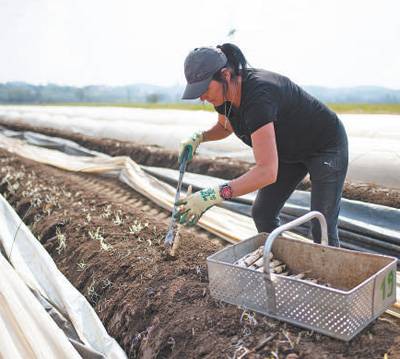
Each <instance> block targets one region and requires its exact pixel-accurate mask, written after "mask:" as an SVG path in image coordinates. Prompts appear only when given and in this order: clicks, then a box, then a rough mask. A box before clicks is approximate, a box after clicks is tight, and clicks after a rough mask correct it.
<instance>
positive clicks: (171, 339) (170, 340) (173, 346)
mask: <svg viewBox="0 0 400 359" xmlns="http://www.w3.org/2000/svg"><path fill="white" fill-rule="evenodd" d="M167 344H168V345H170V346H171V351H173V350H174V348H175V345H176V342H175V339H174V338H173V337H169V338H168V341H167Z"/></svg>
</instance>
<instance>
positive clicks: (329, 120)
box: [177, 43, 348, 246]
mask: <svg viewBox="0 0 400 359" xmlns="http://www.w3.org/2000/svg"><path fill="white" fill-rule="evenodd" d="M185 76H186V80H187V82H188V83H187V86H186V88H185V92H184V94H183V97H182V98H183V99H196V98H200V99H201V100H202V101H208V102H210V103H211V104H213V105H214V107H215V110H216V111H217V112H218V121H217V123H216V124H215V125H214V126H213V127H212V128H210V129H209V130H208V131H205V132H202V133H200V132H198V133H195V134H193V135H192V136H191V137H190V138H188V139H186V140H184V141H182V142H181V146H180V158H181V157H182V154H183V151H184V149H185V148H188V149H189V160H191V159H192V157H193V155H194V153H195V151H196V149H197V147H198V146H199V144H200V143H201V142H206V141H216V140H221V139H223V138H225V137H227V136H229V135H230V134H232V133H235V135H236V136H237V137H239V138H240V139H241V140H242V141H243V142H244V143H245V144H247V145H248V146H251V147H252V148H253V153H254V159H255V163H256V164H255V166H254V167H253V168H251V169H250V170H249V171H248V172H247V173H245V174H243V175H242V176H240V177H238V178H236V179H234V180H232V181H230V182H228V183H226V184H224V185H222V186H220V187H214V188H207V189H204V190H201V191H199V192H196V193H194V194H192V195H189V196H188V197H187V198H185V199H184V200H181V201H179V202H178V204H179V205H180V209H179V212H178V213H177V217H179V219H180V222H181V223H185V224H189V225H193V224H195V223H196V222H197V221H198V219H199V218H200V216H201V215H202V214H203V213H204V212H205V211H206V210H207V209H208V208H210V207H211V206H213V205H215V204H218V203H220V202H222V201H223V200H229V199H231V198H233V197H237V196H241V195H244V194H246V193H250V192H253V191H255V190H258V194H257V197H256V200H255V202H254V204H253V208H252V216H253V219H254V222H255V224H256V227H257V230H258V231H259V232H268V233H270V232H271V231H272V230H273V229H275V228H276V227H278V226H279V224H280V223H279V213H280V211H281V209H282V207H283V205H284V204H285V202H286V200H287V199H288V198H289V196H290V195H291V194H292V192H293V191H294V190H295V188H296V186H297V185H298V184H299V182H301V180H302V179H303V178H304V177H305V176H306V174H307V173H309V174H310V179H311V183H312V191H311V210H317V211H319V212H321V213H322V214H323V215H324V216H325V218H326V220H327V224H328V237H329V244H330V245H332V246H339V238H338V230H337V220H338V215H339V207H340V198H341V194H342V189H343V183H344V180H345V176H346V172H347V163H348V145H347V136H346V132H345V129H344V127H343V125H342V123H341V121H340V120H339V118H338V117H337V116H336V114H335V113H334V112H332V111H331V110H330V109H328V108H327V107H326V106H325V105H324V104H322V103H321V102H319V101H318V100H316V99H315V98H313V97H312V96H310V95H309V94H308V93H306V92H305V91H304V90H303V89H301V88H300V87H299V86H297V85H296V84H294V83H293V82H292V81H290V80H289V79H288V78H287V77H285V76H282V75H279V74H277V73H273V72H270V71H266V70H262V69H255V68H250V67H249V66H248V65H247V62H246V59H245V57H244V55H243V53H242V51H241V50H240V49H239V48H238V47H237V46H235V45H233V44H229V43H228V44H224V45H222V46H217V47H216V48H214V47H202V48H197V49H194V50H193V51H191V52H190V53H189V55H188V56H187V58H186V60H185ZM312 235H313V239H314V242H317V243H320V228H319V225H318V224H317V223H312Z"/></svg>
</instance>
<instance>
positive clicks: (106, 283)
mask: <svg viewBox="0 0 400 359" xmlns="http://www.w3.org/2000/svg"><path fill="white" fill-rule="evenodd" d="M111 286H112V282H111V281H110V280H109V279H108V278H106V279H103V284H102V286H101V288H102V289H106V288H108V287H111Z"/></svg>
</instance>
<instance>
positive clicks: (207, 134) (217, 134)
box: [202, 123, 231, 142]
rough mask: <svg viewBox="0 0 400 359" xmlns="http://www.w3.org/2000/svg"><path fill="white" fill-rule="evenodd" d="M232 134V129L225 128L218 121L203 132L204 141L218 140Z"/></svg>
mask: <svg viewBox="0 0 400 359" xmlns="http://www.w3.org/2000/svg"><path fill="white" fill-rule="evenodd" d="M230 134H231V132H230V131H228V130H226V129H225V128H223V127H222V126H221V125H220V124H219V123H216V124H215V125H214V126H213V127H211V128H210V129H209V130H207V131H204V132H203V141H202V142H207V141H218V140H222V139H224V138H226V137H228V136H229V135H230Z"/></svg>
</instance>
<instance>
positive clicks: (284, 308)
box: [207, 211, 397, 341]
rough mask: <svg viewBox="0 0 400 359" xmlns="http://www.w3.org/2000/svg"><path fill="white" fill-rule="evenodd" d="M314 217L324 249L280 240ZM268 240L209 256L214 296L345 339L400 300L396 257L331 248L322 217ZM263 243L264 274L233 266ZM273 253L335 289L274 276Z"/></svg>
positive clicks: (260, 237)
mask: <svg viewBox="0 0 400 359" xmlns="http://www.w3.org/2000/svg"><path fill="white" fill-rule="evenodd" d="M313 218H316V219H318V220H319V223H320V225H321V229H322V231H321V232H322V243H324V245H320V244H315V243H311V242H307V241H301V240H297V239H291V238H285V237H282V236H280V235H281V233H282V232H284V231H286V230H290V229H293V228H294V227H296V226H298V225H301V224H303V223H305V222H308V221H310V220H311V219H313ZM266 236H267V234H262V233H261V234H258V235H256V236H254V237H252V238H249V239H246V240H244V241H242V242H240V243H238V244H235V245H232V246H229V247H227V248H225V249H223V250H221V251H219V252H217V253H215V254H213V255H211V256H209V257H208V258H207V265H208V274H209V281H210V292H211V295H212V296H213V297H214V298H216V299H220V300H222V301H224V302H228V303H231V304H234V305H238V306H240V307H242V308H245V309H249V310H253V311H256V312H259V313H262V314H265V315H267V316H269V317H272V318H276V319H279V320H283V321H286V322H289V323H292V324H295V325H298V326H301V327H304V328H307V329H311V330H315V331H317V332H320V333H323V334H326V335H329V336H331V337H334V338H338V339H341V340H346V341H348V340H350V339H352V338H353V337H354V336H355V335H357V334H358V333H359V332H360V331H361V330H362V329H364V328H365V327H366V326H367V325H368V324H369V323H371V322H372V321H373V320H374V319H376V318H377V317H378V316H379V315H381V314H382V313H383V312H384V311H385V310H386V309H387V308H388V307H390V306H391V304H393V303H394V302H395V301H396V264H397V259H396V258H394V257H389V256H384V255H377V254H369V253H362V252H357V251H350V250H346V249H342V248H336V247H328V246H327V242H328V240H327V226H326V221H325V218H324V217H323V215H322V214H321V213H319V212H315V211H314V212H310V213H307V214H306V215H304V216H302V217H300V218H298V219H296V220H294V221H292V222H289V223H286V224H285V225H283V226H280V227H279V228H277V229H275V230H274V231H273V232H271V234H269V235H268V237H267V239H266V240H265V238H266ZM264 242H265V246H264V272H258V271H256V270H254V269H249V268H243V267H239V266H237V265H234V263H235V262H236V261H237V260H238V259H240V258H242V257H243V256H245V255H246V254H248V253H250V252H252V251H254V250H256V249H257V248H259V247H260V246H261V245H264ZM271 249H272V253H273V255H274V258H277V259H278V260H280V261H283V262H284V263H285V264H286V265H287V268H289V269H290V271H291V272H292V273H304V272H307V273H310V275H312V277H313V278H318V279H319V280H321V281H322V282H325V283H329V284H330V285H331V287H326V286H323V285H319V284H315V283H311V282H307V281H305V280H302V279H296V278H293V277H288V276H283V275H279V274H274V273H272V274H271V273H270V267H269V261H268V260H267V261H266V260H265V259H266V258H269V254H270V252H271Z"/></svg>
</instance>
